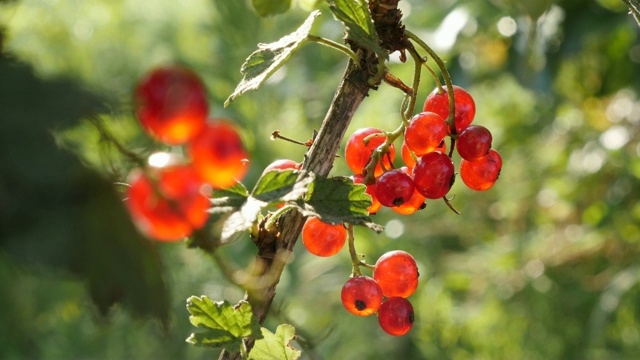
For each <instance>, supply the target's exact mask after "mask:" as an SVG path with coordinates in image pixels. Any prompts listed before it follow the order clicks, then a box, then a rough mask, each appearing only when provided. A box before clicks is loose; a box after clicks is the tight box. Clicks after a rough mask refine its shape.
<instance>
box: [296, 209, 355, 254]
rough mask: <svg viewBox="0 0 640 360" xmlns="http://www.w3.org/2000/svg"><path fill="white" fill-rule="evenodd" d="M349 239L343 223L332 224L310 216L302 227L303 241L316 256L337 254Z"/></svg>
mask: <svg viewBox="0 0 640 360" xmlns="http://www.w3.org/2000/svg"><path fill="white" fill-rule="evenodd" d="M346 240H347V230H346V229H345V228H344V226H343V225H342V224H339V225H332V224H328V223H325V222H323V221H321V220H320V219H318V218H317V217H310V218H308V219H307V221H306V222H305V223H304V226H303V227H302V242H303V243H304V246H305V247H306V248H307V250H308V251H309V252H310V253H312V254H313V255H316V256H322V257H328V256H333V255H335V254H337V253H338V252H339V251H340V250H341V249H342V247H343V246H344V243H345V241H346Z"/></svg>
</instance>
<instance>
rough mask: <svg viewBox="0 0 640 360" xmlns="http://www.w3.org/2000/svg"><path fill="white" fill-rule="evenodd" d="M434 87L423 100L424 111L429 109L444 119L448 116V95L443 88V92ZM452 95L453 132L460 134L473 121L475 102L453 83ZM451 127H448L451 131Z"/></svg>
mask: <svg viewBox="0 0 640 360" xmlns="http://www.w3.org/2000/svg"><path fill="white" fill-rule="evenodd" d="M439 91H440V90H439V89H438V88H436V89H434V90H433V91H432V92H431V94H429V96H427V99H426V100H425V102H424V111H431V112H434V113H436V114H438V115H440V116H441V117H442V118H443V119H444V120H445V121H446V120H447V118H448V117H449V95H448V93H447V91H446V89H445V91H444V92H443V93H440V92H439ZM453 97H454V100H455V102H456V113H455V125H456V128H455V133H457V134H460V133H461V132H462V130H464V129H466V128H467V127H468V126H469V124H471V122H472V121H473V117H474V116H475V115H476V104H475V102H474V101H473V97H471V95H470V94H469V93H468V92H467V91H466V90H465V89H463V88H461V87H459V86H456V85H454V86H453ZM452 130H453V129H449V131H450V132H452V133H453V131H452Z"/></svg>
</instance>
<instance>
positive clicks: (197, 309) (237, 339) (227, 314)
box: [187, 296, 262, 352]
mask: <svg viewBox="0 0 640 360" xmlns="http://www.w3.org/2000/svg"><path fill="white" fill-rule="evenodd" d="M187 310H188V311H189V313H190V314H191V316H189V321H191V324H193V325H194V326H197V327H199V328H204V329H206V330H207V331H204V332H200V333H193V334H191V335H190V336H189V338H187V342H189V343H191V344H194V345H198V346H207V347H214V348H226V349H228V350H229V351H231V352H238V351H239V350H240V346H241V345H242V338H244V337H249V336H250V337H253V338H254V339H261V338H262V332H261V331H260V324H259V323H258V319H257V318H256V317H255V316H254V315H253V312H252V311H251V305H250V304H249V303H248V302H246V301H240V302H239V303H238V305H236V306H235V307H234V306H232V305H231V304H230V303H229V302H227V301H218V302H214V301H213V300H211V299H210V298H208V297H206V296H202V297H197V296H191V297H190V298H188V299H187Z"/></svg>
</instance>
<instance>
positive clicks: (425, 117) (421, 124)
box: [404, 112, 447, 156]
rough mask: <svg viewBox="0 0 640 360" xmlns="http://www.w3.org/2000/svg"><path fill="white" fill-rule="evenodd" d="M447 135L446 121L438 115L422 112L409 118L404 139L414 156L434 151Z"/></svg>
mask: <svg viewBox="0 0 640 360" xmlns="http://www.w3.org/2000/svg"><path fill="white" fill-rule="evenodd" d="M445 136H447V123H446V122H445V121H444V120H443V119H442V117H440V115H438V114H436V113H432V112H422V113H420V114H418V115H416V116H414V117H413V118H412V119H411V122H410V123H409V126H407V129H406V130H405V133H404V141H405V143H406V144H407V146H408V147H409V149H411V150H412V151H413V153H414V154H416V156H422V155H424V154H426V153H429V152H432V151H434V150H435V149H436V148H438V146H440V144H441V143H442V141H443V140H444V137H445Z"/></svg>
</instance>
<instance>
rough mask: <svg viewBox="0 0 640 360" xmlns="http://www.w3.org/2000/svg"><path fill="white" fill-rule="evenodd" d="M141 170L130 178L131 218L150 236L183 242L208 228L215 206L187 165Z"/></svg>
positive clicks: (128, 192) (129, 205)
mask: <svg viewBox="0 0 640 360" xmlns="http://www.w3.org/2000/svg"><path fill="white" fill-rule="evenodd" d="M149 173H151V174H152V175H154V176H153V179H150V178H148V177H147V176H146V175H145V174H144V173H143V172H142V171H141V170H134V171H133V172H132V173H131V174H130V176H129V183H130V187H129V189H128V190H127V200H126V205H127V208H128V209H129V212H130V213H131V218H132V219H133V222H134V223H135V225H136V226H137V227H138V229H140V231H141V232H142V233H143V234H144V235H145V236H147V237H149V238H151V239H155V240H158V241H179V240H182V239H184V238H185V237H187V236H189V235H190V234H191V233H192V232H193V230H196V229H199V228H201V227H202V226H204V224H205V222H206V221H207V219H208V217H209V214H208V213H207V209H209V208H210V207H211V203H210V202H209V200H208V199H207V197H206V196H204V195H203V190H204V188H203V183H202V182H201V180H200V179H199V177H198V176H197V175H196V173H195V171H194V170H193V169H192V168H191V167H190V166H187V165H174V166H169V167H164V168H160V169H155V170H152V169H150V170H149Z"/></svg>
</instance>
